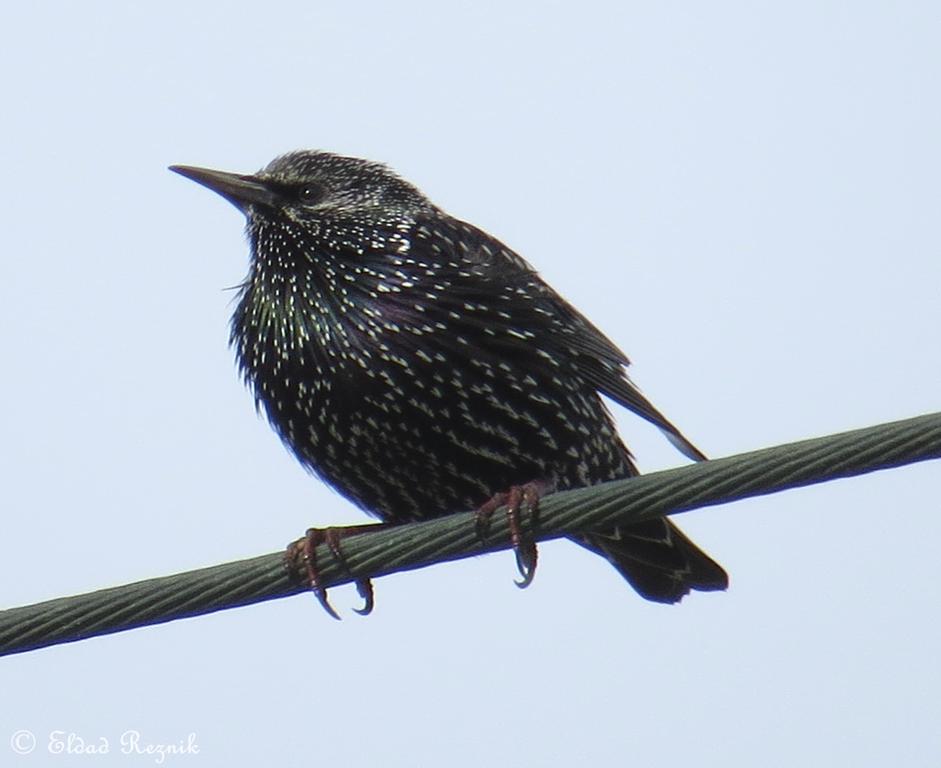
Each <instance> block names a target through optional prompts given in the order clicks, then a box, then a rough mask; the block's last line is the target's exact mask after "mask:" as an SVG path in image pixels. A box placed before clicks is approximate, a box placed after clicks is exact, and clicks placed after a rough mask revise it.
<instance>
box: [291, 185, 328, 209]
mask: <svg viewBox="0 0 941 768" xmlns="http://www.w3.org/2000/svg"><path fill="white" fill-rule="evenodd" d="M297 199H298V200H300V201H301V202H302V203H304V204H305V205H314V204H315V203H319V202H320V201H321V200H323V187H319V186H317V185H316V184H304V185H303V186H301V187H299V188H298V190H297Z"/></svg>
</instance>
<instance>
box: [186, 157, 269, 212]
mask: <svg viewBox="0 0 941 768" xmlns="http://www.w3.org/2000/svg"><path fill="white" fill-rule="evenodd" d="M170 170H171V171H173V172H174V173H178V174H180V175H181V176H185V177H186V178H188V179H192V180H193V181H195V182H196V183H197V184H202V185H203V186H204V187H207V188H209V189H211V190H212V191H213V192H216V193H218V194H220V195H222V196H223V197H224V198H225V199H226V200H228V201H229V202H230V203H232V205H234V206H235V207H236V208H238V209H239V210H240V211H242V212H243V213H244V212H245V209H246V208H247V207H248V206H249V205H252V204H259V205H266V206H274V205H275V204H276V202H277V196H276V195H275V193H274V192H273V191H272V190H271V189H269V188H268V187H266V186H265V185H264V183H262V182H261V181H260V180H259V179H258V178H257V177H256V176H241V175H239V174H237V173H227V172H226V171H213V170H211V169H210V168H197V167H195V166H192V165H171V166H170Z"/></svg>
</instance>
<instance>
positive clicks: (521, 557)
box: [513, 543, 539, 589]
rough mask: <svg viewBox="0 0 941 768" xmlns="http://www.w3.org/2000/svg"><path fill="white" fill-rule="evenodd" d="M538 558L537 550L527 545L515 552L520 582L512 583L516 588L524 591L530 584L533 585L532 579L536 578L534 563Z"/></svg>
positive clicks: (533, 545) (530, 544) (531, 545)
mask: <svg viewBox="0 0 941 768" xmlns="http://www.w3.org/2000/svg"><path fill="white" fill-rule="evenodd" d="M538 557H539V550H537V549H536V545H535V544H532V543H529V544H528V545H527V546H526V547H525V551H524V548H523V547H520V548H519V549H517V550H516V567H517V568H518V569H519V572H520V576H522V577H523V578H522V580H520V581H514V582H513V583H514V584H516V586H517V587H519V588H520V589H526V587H528V586H529V585H530V584H532V583H533V579H534V578H535V577H536V563H537V561H538Z"/></svg>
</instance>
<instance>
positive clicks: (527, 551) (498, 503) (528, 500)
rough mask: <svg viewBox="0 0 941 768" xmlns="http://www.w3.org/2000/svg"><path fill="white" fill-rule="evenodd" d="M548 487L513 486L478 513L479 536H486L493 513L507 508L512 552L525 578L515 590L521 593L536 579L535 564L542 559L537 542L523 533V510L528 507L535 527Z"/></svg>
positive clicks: (533, 483) (535, 483)
mask: <svg viewBox="0 0 941 768" xmlns="http://www.w3.org/2000/svg"><path fill="white" fill-rule="evenodd" d="M546 487H547V486H546V483H544V482H541V481H539V480H532V481H530V482H528V483H524V484H523V485H513V486H510V488H509V490H507V491H506V492H500V493H495V494H494V495H493V496H492V497H491V498H490V499H488V500H487V501H486V502H484V503H483V504H482V505H481V506H480V507H479V508H478V510H477V515H476V524H477V532H478V534H480V535H481V536H484V535H486V532H487V528H488V527H489V525H490V519H491V518H492V517H493V513H494V512H496V511H497V510H498V509H499V508H500V507H502V506H506V515H507V523H508V524H509V527H510V542H511V543H512V544H513V551H514V552H515V553H516V567H517V568H518V569H519V572H520V575H521V576H522V577H523V579H522V581H518V582H516V586H518V587H520V589H525V588H526V587H528V586H529V585H530V584H532V582H533V577H534V576H535V575H536V563H537V560H538V557H539V552H538V550H537V548H536V542H535V541H533V540H532V539H531V538H528V537H527V536H526V535H525V534H524V532H523V528H522V524H521V523H522V521H521V516H520V509H521V508H522V507H524V506H525V507H526V511H527V512H528V513H529V515H530V520H531V522H532V523H533V524H535V523H536V521H537V519H538V517H537V515H538V512H539V499H540V498H541V497H542V495H543V493H545V491H546Z"/></svg>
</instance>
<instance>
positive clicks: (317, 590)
mask: <svg viewBox="0 0 941 768" xmlns="http://www.w3.org/2000/svg"><path fill="white" fill-rule="evenodd" d="M311 591H312V592H313V593H314V594H315V595H317V599H318V600H319V601H320V605H321V607H322V608H323V609H324V610H325V611H326V612H327V613H328V614H330V615H331V616H333V618H335V619H336V620H337V621H342V619H341V618H340V614H339V613H337V612H336V611H335V610H333V606H332V605H330V601H329V600H328V599H327V590H325V589H324V588H323V587H314V588H313V589H312V590H311Z"/></svg>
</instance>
